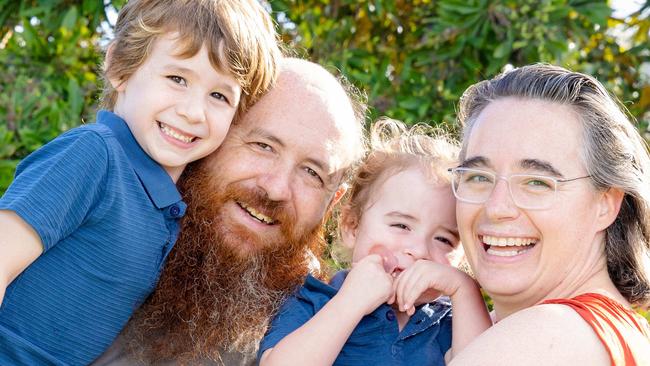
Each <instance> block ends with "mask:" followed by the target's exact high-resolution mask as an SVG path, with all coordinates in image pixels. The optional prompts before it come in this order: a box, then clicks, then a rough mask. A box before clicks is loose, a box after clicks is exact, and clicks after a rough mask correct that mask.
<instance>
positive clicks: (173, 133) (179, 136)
mask: <svg viewBox="0 0 650 366" xmlns="http://www.w3.org/2000/svg"><path fill="white" fill-rule="evenodd" d="M157 122H158V127H159V128H160V130H161V131H162V133H164V134H165V135H167V136H169V137H171V138H173V139H176V140H178V141H180V142H183V143H186V144H190V143H192V142H194V141H196V139H198V137H196V136H191V135H187V134H185V133H183V132H181V131H179V130H177V129H175V128H173V127H171V126H168V125H166V124H164V123H162V122H160V121H157Z"/></svg>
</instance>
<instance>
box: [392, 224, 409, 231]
mask: <svg viewBox="0 0 650 366" xmlns="http://www.w3.org/2000/svg"><path fill="white" fill-rule="evenodd" d="M390 226H391V227H396V228H398V229H402V230H410V228H409V227H408V226H406V225H404V224H400V223H396V224H391V225H390Z"/></svg>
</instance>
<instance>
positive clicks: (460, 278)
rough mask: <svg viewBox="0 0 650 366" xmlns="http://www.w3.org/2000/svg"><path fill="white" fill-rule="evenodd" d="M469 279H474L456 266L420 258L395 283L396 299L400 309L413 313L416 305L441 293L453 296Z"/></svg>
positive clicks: (429, 300)
mask: <svg viewBox="0 0 650 366" xmlns="http://www.w3.org/2000/svg"><path fill="white" fill-rule="evenodd" d="M467 280H469V281H472V280H471V278H469V276H468V275H466V274H465V273H463V272H461V271H459V270H458V269H456V268H454V267H451V266H448V265H444V264H439V263H435V262H432V261H430V260H424V259H420V260H418V261H417V262H415V263H414V264H413V265H412V266H411V267H409V268H407V269H406V270H405V271H404V272H402V273H401V274H400V275H399V277H398V278H397V279H396V280H395V282H394V283H393V287H394V289H395V300H396V302H397V304H398V305H399V310H400V311H405V312H406V313H407V314H408V315H413V313H415V306H416V305H419V304H424V303H427V302H431V301H433V300H435V299H437V298H438V297H439V296H440V295H441V294H444V295H447V296H452V295H454V294H455V293H456V291H457V290H458V288H459V287H460V286H461V285H462V284H463V282H464V281H467Z"/></svg>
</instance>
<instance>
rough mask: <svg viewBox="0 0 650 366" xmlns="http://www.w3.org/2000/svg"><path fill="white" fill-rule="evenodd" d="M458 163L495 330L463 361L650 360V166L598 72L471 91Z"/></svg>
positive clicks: (522, 71)
mask: <svg viewBox="0 0 650 366" xmlns="http://www.w3.org/2000/svg"><path fill="white" fill-rule="evenodd" d="M459 118H460V122H461V124H462V125H463V128H464V132H463V146H462V150H461V164H460V166H458V167H457V168H454V169H451V172H452V175H453V182H452V183H453V190H454V194H455V196H456V198H457V202H458V203H457V211H456V212H457V218H458V226H459V230H460V237H461V241H462V243H463V246H464V248H465V253H466V256H467V258H468V261H469V262H470V265H471V267H472V270H473V272H474V275H475V276H476V279H477V281H478V282H479V283H480V285H481V286H482V287H483V289H484V290H485V292H487V294H489V295H490V296H491V297H492V299H493V301H494V314H493V315H494V320H495V325H494V326H493V327H492V328H490V329H489V330H488V331H486V332H485V333H483V334H482V335H481V336H479V337H478V338H476V339H475V340H474V341H473V342H472V343H471V344H470V345H469V346H468V347H467V348H465V350H464V351H463V352H461V353H460V354H459V355H457V356H456V357H455V358H454V359H453V360H452V362H451V364H452V365H483V364H490V365H491V364H499V365H635V364H636V365H650V327H649V326H648V322H647V321H646V320H645V319H644V318H642V317H641V316H640V315H638V314H637V313H635V311H634V308H635V307H638V308H644V309H647V307H648V305H649V304H650V158H649V156H648V148H647V144H646V143H645V142H644V140H643V138H642V137H641V136H640V135H639V133H638V132H637V130H636V129H635V128H634V126H633V125H632V123H630V121H629V120H628V119H627V118H626V116H625V114H624V113H623V112H622V111H621V109H620V108H619V106H618V104H617V103H616V101H615V100H614V99H613V98H612V97H610V95H609V94H608V93H607V91H606V90H605V89H604V88H603V86H602V85H601V84H600V83H599V82H598V81H596V80H595V79H594V78H593V77H590V76H587V75H583V74H579V73H575V72H570V71H568V70H565V69H562V68H559V67H554V66H549V65H531V66H526V67H522V68H518V69H514V70H512V71H510V72H506V73H504V74H502V75H499V76H497V77H496V78H494V79H492V80H488V81H483V82H480V83H478V84H475V85H473V86H471V87H470V88H469V89H468V90H467V91H466V92H465V94H464V95H463V97H462V99H461V103H460V111H459Z"/></svg>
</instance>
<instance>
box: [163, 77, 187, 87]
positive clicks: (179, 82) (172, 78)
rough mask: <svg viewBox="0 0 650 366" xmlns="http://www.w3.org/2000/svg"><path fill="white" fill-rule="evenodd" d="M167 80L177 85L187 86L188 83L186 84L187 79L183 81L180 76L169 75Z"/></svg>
mask: <svg viewBox="0 0 650 366" xmlns="http://www.w3.org/2000/svg"><path fill="white" fill-rule="evenodd" d="M167 79H169V80H171V81H173V82H175V83H176V84H180V85H183V86H184V85H187V82H185V79H183V78H182V77H181V76H178V75H168V76H167Z"/></svg>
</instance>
